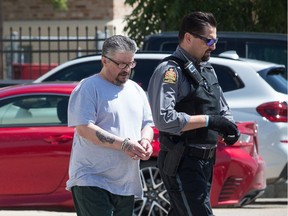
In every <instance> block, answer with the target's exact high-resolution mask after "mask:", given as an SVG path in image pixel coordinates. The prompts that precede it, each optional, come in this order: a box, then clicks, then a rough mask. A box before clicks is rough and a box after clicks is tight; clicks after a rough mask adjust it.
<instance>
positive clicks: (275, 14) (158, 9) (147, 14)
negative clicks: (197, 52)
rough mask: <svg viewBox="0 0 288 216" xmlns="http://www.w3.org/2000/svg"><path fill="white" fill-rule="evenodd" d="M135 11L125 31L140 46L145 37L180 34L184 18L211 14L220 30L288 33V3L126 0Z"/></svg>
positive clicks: (251, 0)
mask: <svg viewBox="0 0 288 216" xmlns="http://www.w3.org/2000/svg"><path fill="white" fill-rule="evenodd" d="M125 4H128V5H130V6H132V7H134V8H135V9H134V10H133V12H132V13H131V14H130V15H129V16H127V17H125V21H126V22H127V25H126V26H125V27H124V31H125V32H126V33H127V34H128V35H129V36H130V37H132V38H134V39H135V40H136V42H137V44H138V45H141V42H142V41H143V38H144V37H145V36H146V35H149V34H152V33H157V32H161V31H177V30H178V29H179V25H180V21H181V20H182V17H183V15H185V14H187V13H189V12H191V11H198V10H201V11H211V12H212V13H213V14H214V15H215V17H216V19H217V21H218V30H219V31H246V32H247V31H255V32H277V33H287V0H279V1H274V0H265V1H264V0H218V1H215V0H191V1H187V0H177V1H175V0H126V1H125Z"/></svg>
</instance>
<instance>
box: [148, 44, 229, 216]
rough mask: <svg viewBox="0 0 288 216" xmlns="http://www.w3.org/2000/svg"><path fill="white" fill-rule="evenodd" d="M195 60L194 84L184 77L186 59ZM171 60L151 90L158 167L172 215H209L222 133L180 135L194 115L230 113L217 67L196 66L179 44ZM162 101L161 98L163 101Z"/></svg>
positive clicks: (202, 131) (201, 131)
mask: <svg viewBox="0 0 288 216" xmlns="http://www.w3.org/2000/svg"><path fill="white" fill-rule="evenodd" d="M184 55H185V56H186V57H187V58H189V60H190V61H192V62H193V63H194V65H195V67H196V68H197V70H198V71H199V72H200V74H201V76H202V77H203V80H202V81H201V82H198V83H197V82H195V81H194V80H193V79H190V78H189V76H187V75H185V73H184V72H183V71H182V70H183V64H182V65H181V64H180V63H179V62H187V59H186V58H185V56H184ZM172 56H174V58H175V57H176V58H177V59H179V60H180V61H178V62H175V61H174V60H173V59H172V60H169V61H163V62H162V63H161V64H160V65H158V67H157V68H156V70H155V71H154V73H153V75H152V77H151V79H150V82H149V86H148V98H149V101H150V104H151V110H152V115H153V119H154V123H155V126H156V127H157V129H158V130H159V131H160V153H159V155H158V167H159V170H160V174H161V176H162V179H163V182H164V184H165V186H166V189H167V192H168V194H169V196H170V197H173V199H170V203H171V208H170V211H169V214H168V215H170V216H182V215H183V216H189V215H193V216H206V215H207V216H208V215H209V216H210V215H213V213H212V208H211V206H210V190H211V184H212V176H213V165H214V162H215V151H216V145H217V136H218V133H217V132H215V131H212V130H208V129H207V128H206V127H204V128H199V129H195V130H190V131H186V132H181V130H182V128H183V127H184V126H185V125H186V123H187V122H188V119H189V116H190V115H200V114H206V115H223V116H225V117H227V118H228V119H229V120H231V121H233V117H232V113H231V111H230V109H229V107H228V105H227V103H226V101H225V98H224V97H223V92H222V90H221V87H220V86H219V84H218V80H217V77H216V74H215V71H214V69H213V67H212V66H211V65H210V64H209V63H207V62H206V63H201V65H196V63H195V60H194V59H192V58H191V57H189V54H188V53H186V52H185V51H184V50H183V49H181V48H180V47H179V46H178V47H177V49H176V51H175V52H174V53H173V54H172ZM159 97H160V99H159Z"/></svg>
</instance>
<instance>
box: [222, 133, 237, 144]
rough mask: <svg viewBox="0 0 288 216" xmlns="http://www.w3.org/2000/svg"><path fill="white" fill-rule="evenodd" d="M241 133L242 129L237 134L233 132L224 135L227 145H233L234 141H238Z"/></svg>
mask: <svg viewBox="0 0 288 216" xmlns="http://www.w3.org/2000/svg"><path fill="white" fill-rule="evenodd" d="M240 135H241V133H240V131H238V133H237V134H236V135H235V134H231V135H228V134H227V135H223V141H224V142H225V143H226V144H227V145H229V146H230V145H233V144H234V143H236V142H237V140H238V139H239V137H240Z"/></svg>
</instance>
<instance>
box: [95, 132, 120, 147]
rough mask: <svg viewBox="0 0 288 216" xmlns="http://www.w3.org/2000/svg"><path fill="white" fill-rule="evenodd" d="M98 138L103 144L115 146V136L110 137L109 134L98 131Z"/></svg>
mask: <svg viewBox="0 0 288 216" xmlns="http://www.w3.org/2000/svg"><path fill="white" fill-rule="evenodd" d="M96 136H97V138H98V139H99V140H100V141H101V142H102V143H106V142H108V143H109V144H113V143H114V141H115V138H114V137H113V136H108V135H107V134H104V133H101V132H99V131H96Z"/></svg>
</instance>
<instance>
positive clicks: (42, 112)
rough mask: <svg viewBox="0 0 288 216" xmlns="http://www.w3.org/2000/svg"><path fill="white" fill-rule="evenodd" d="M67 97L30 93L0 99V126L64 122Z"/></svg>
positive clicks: (65, 120)
mask: <svg viewBox="0 0 288 216" xmlns="http://www.w3.org/2000/svg"><path fill="white" fill-rule="evenodd" d="M68 98H69V97H68V96H55V95H31V96H23V97H15V98H10V99H8V100H5V101H1V103H0V127H1V126H2V127H3V126H4V127H5V126H7V125H14V126H24V125H35V126H37V125H39V126H42V125H60V124H66V123H67V107H68ZM63 101H64V102H63ZM65 101H66V103H65ZM61 103H62V104H61Z"/></svg>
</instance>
